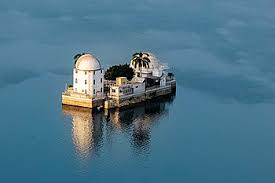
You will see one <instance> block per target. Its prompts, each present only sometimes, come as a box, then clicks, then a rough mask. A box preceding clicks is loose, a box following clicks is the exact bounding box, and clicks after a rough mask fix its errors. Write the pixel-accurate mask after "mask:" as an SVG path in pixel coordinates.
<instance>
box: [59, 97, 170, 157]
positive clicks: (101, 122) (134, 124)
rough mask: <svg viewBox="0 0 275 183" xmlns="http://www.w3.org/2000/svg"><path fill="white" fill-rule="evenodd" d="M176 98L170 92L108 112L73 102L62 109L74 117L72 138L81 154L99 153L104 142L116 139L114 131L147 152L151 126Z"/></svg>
mask: <svg viewBox="0 0 275 183" xmlns="http://www.w3.org/2000/svg"><path fill="white" fill-rule="evenodd" d="M173 100H174V96H170V97H168V98H165V99H158V100H152V101H148V102H146V103H143V104H139V105H138V106H135V107H133V108H127V109H114V110H108V111H104V112H92V111H91V110H90V109H85V108H77V107H71V106H62V109H63V113H64V114H65V115H69V116H70V117H71V120H72V141H73V143H74V145H75V149H76V151H77V153H78V154H79V156H80V157H81V158H83V159H86V158H88V157H90V155H91V154H93V153H99V152H100V148H101V147H102V146H103V144H104V143H106V144H107V145H108V144H111V143H113V136H114V135H123V136H126V138H128V141H129V142H130V144H129V145H130V146H131V147H132V148H133V150H134V151H135V152H136V153H138V154H144V153H146V154H147V153H148V152H149V151H150V140H151V130H152V128H153V127H154V126H155V125H157V124H158V122H159V121H160V118H163V117H165V116H166V115H168V114H169V103H171V102H173ZM104 134H105V136H106V137H104ZM103 139H106V142H103Z"/></svg>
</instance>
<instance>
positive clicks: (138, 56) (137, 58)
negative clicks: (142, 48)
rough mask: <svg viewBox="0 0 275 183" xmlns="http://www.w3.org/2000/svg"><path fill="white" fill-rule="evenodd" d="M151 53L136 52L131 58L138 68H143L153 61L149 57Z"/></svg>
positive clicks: (132, 63) (134, 65)
mask: <svg viewBox="0 0 275 183" xmlns="http://www.w3.org/2000/svg"><path fill="white" fill-rule="evenodd" d="M148 57H149V54H148V53H146V52H139V53H134V54H133V58H132V60H131V65H132V66H133V67H134V68H135V69H136V68H139V70H141V69H142V68H147V69H148V68H149V63H150V62H151V61H150V59H149V58H148Z"/></svg>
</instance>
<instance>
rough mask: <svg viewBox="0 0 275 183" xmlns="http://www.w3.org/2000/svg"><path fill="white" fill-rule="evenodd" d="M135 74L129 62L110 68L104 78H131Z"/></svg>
mask: <svg viewBox="0 0 275 183" xmlns="http://www.w3.org/2000/svg"><path fill="white" fill-rule="evenodd" d="M134 74H135V73H134V70H133V69H132V68H130V67H129V64H120V65H114V66H112V67H110V68H108V69H107V71H106V72H105V75H104V78H105V79H106V80H115V79H116V78H117V77H127V79H128V80H131V79H132V78H133V77H134Z"/></svg>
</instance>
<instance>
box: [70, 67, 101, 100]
mask: <svg viewBox="0 0 275 183" xmlns="http://www.w3.org/2000/svg"><path fill="white" fill-rule="evenodd" d="M76 71H77V72H76ZM73 73H74V74H73V88H74V92H77V93H82V94H88V95H91V96H92V97H95V96H103V94H104V71H103V70H102V73H101V70H96V71H82V70H77V69H76V68H74V70H73ZM76 79H77V82H76ZM101 79H102V80H101ZM85 80H86V83H85ZM94 80H95V84H94ZM101 81H102V82H101Z"/></svg>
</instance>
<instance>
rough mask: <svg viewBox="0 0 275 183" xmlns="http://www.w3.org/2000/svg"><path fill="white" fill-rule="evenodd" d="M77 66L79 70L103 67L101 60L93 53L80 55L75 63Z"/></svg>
mask: <svg viewBox="0 0 275 183" xmlns="http://www.w3.org/2000/svg"><path fill="white" fill-rule="evenodd" d="M75 68H76V69H78V70H84V71H90V70H99V69H101V66H100V63H99V60H98V59H97V58H96V57H95V56H93V55H91V54H85V55H82V56H81V57H79V58H78V59H77V61H76V63H75Z"/></svg>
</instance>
